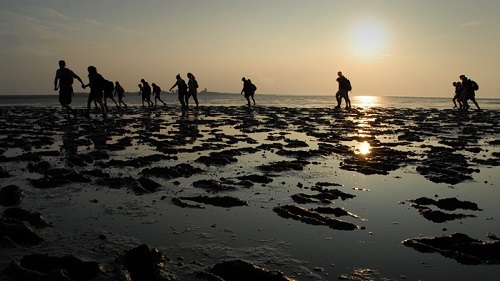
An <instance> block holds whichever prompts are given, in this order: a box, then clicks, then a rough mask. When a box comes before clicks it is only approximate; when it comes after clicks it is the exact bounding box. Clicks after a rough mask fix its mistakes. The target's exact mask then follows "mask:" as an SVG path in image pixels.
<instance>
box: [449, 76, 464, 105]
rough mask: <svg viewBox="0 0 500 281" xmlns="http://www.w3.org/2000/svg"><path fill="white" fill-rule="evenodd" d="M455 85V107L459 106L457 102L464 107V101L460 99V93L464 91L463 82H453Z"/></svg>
mask: <svg viewBox="0 0 500 281" xmlns="http://www.w3.org/2000/svg"><path fill="white" fill-rule="evenodd" d="M453 87H455V95H454V96H453V99H452V101H453V105H454V107H457V103H458V105H459V106H460V109H462V101H461V100H460V95H461V94H462V92H463V90H464V89H463V87H462V83H461V82H453Z"/></svg>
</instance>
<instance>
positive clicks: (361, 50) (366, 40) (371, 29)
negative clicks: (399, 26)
mask: <svg viewBox="0 0 500 281" xmlns="http://www.w3.org/2000/svg"><path fill="white" fill-rule="evenodd" d="M349 42H350V45H351V46H350V47H351V50H352V51H353V52H354V53H355V54H357V55H363V56H380V55H382V54H383V52H384V50H385V48H386V46H387V34H386V31H385V28H384V27H383V25H382V24H380V23H377V22H374V21H365V22H360V23H358V24H357V25H355V26H354V27H353V28H352V30H351V32H350V40H349Z"/></svg>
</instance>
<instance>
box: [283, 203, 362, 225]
mask: <svg viewBox="0 0 500 281" xmlns="http://www.w3.org/2000/svg"><path fill="white" fill-rule="evenodd" d="M273 210H274V212H276V213H277V214H278V215H279V216H280V217H283V218H286V219H288V218H291V219H294V220H297V221H301V222H303V223H307V224H311V225H324V226H328V227H330V228H332V229H336V230H354V229H357V228H358V227H357V226H356V225H354V224H352V223H349V222H346V221H343V220H339V219H335V218H330V217H328V216H325V215H322V214H319V213H316V212H313V211H311V210H309V209H306V208H302V207H297V206H293V205H285V206H279V207H275V208H274V209H273Z"/></svg>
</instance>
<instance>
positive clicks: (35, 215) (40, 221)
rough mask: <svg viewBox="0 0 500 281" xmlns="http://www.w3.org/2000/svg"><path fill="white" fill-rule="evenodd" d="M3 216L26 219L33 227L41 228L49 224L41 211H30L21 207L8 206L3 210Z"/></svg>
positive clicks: (20, 219)
mask: <svg viewBox="0 0 500 281" xmlns="http://www.w3.org/2000/svg"><path fill="white" fill-rule="evenodd" d="M2 215H3V217H4V218H8V219H16V220H19V221H26V222H28V223H29V224H30V225H31V226H33V227H35V228H43V227H46V226H50V224H48V223H47V222H46V221H45V217H44V215H43V213H41V212H30V211H28V210H24V209H21V208H17V207H16V208H9V209H6V210H5V211H3V214H2Z"/></svg>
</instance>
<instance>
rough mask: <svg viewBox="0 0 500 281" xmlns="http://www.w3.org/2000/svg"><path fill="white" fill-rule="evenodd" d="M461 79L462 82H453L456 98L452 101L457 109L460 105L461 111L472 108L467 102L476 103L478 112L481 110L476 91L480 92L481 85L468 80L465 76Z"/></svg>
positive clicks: (461, 76)
mask: <svg viewBox="0 0 500 281" xmlns="http://www.w3.org/2000/svg"><path fill="white" fill-rule="evenodd" d="M459 78H460V80H461V81H462V82H453V86H454V87H455V96H454V97H453V99H452V101H453V104H454V105H455V107H457V104H458V106H459V108H460V109H462V110H466V111H467V110H469V108H470V106H469V103H468V102H467V101H468V100H470V101H472V102H473V103H474V105H475V106H476V107H477V109H478V110H481V108H479V104H478V103H477V101H476V91H477V90H479V85H478V84H477V83H476V82H475V81H474V80H471V79H469V78H467V77H466V76H465V75H463V74H462V75H460V77H459Z"/></svg>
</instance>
